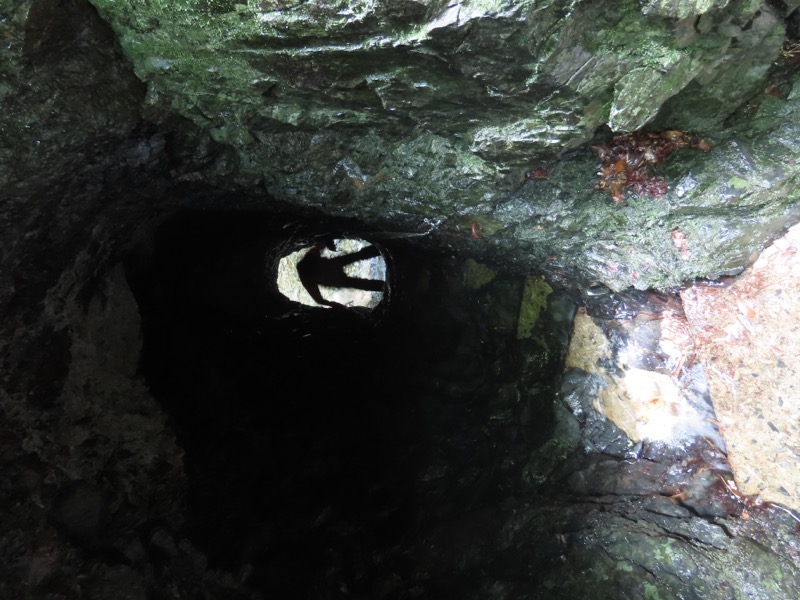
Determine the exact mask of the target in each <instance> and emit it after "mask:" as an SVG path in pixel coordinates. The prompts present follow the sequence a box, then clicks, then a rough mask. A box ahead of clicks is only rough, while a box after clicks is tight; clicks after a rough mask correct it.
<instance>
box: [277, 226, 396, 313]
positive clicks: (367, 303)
mask: <svg viewBox="0 0 800 600" xmlns="http://www.w3.org/2000/svg"><path fill="white" fill-rule="evenodd" d="M301 273H303V275H302V276H301ZM276 283H277V286H278V291H280V292H281V294H283V295H284V296H286V297H287V298H288V299H289V300H292V301H294V302H298V303H300V304H304V305H306V306H312V307H315V308H331V306H330V305H328V304H323V303H321V302H318V300H322V301H323V302H328V303H330V304H332V305H340V306H344V307H349V308H353V307H361V308H368V309H373V308H375V307H377V306H378V305H379V304H380V303H381V301H382V300H383V297H384V287H385V285H386V261H385V260H384V257H383V255H382V254H381V253H380V251H378V249H377V248H376V247H375V246H373V245H372V244H371V243H370V242H368V241H366V240H362V239H345V238H337V239H331V240H327V241H325V242H319V243H318V244H317V245H316V246H310V247H308V248H303V249H301V250H298V251H296V252H293V253H291V254H288V255H286V256H284V257H282V258H281V259H280V261H279V263H278V277H277V282H276ZM309 288H310V289H309ZM363 288H367V289H363ZM369 288H372V289H369ZM312 294H314V295H315V296H317V298H316V299H315V298H314V297H312Z"/></svg>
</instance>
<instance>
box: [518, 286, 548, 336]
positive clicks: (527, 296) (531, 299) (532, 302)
mask: <svg viewBox="0 0 800 600" xmlns="http://www.w3.org/2000/svg"><path fill="white" fill-rule="evenodd" d="M552 292H553V288H551V287H550V286H549V285H548V284H547V282H546V281H545V280H544V279H543V278H541V277H529V278H528V279H527V280H526V281H525V288H524V289H523V290H522V303H521V304H520V307H519V319H518V321H517V339H523V338H529V337H531V335H532V334H533V330H534V327H536V323H537V322H538V321H539V315H541V314H542V311H543V310H545V309H546V308H547V297H548V296H549V295H550V294H551V293H552Z"/></svg>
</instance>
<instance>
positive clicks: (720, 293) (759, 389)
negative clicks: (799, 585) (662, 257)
mask: <svg viewBox="0 0 800 600" xmlns="http://www.w3.org/2000/svg"><path fill="white" fill-rule="evenodd" d="M798 248H800V225H795V226H794V227H792V228H791V229H789V230H788V231H787V233H786V234H785V235H784V236H783V237H781V238H780V239H778V240H776V241H775V242H774V243H773V244H772V245H770V246H769V247H767V248H766V249H765V250H764V251H763V252H762V253H761V255H760V256H759V258H758V259H757V260H756V262H755V263H754V264H753V265H752V266H751V267H750V268H748V269H747V270H746V271H745V272H744V273H742V274H741V275H740V276H739V277H737V278H736V280H735V281H734V282H733V283H732V284H730V285H728V286H725V287H709V286H702V285H694V286H692V287H690V288H688V289H686V290H684V292H683V293H682V297H683V304H684V310H685V312H686V317H687V320H688V323H689V326H690V330H691V332H692V335H693V338H694V346H695V352H696V358H697V360H698V361H699V362H700V363H701V364H702V365H703V367H704V370H705V372H706V377H707V379H708V383H709V388H710V393H711V398H712V401H713V404H714V409H715V412H716V415H717V419H718V421H719V428H720V431H721V433H722V435H723V438H724V439H725V443H726V445H727V450H728V456H729V459H730V463H731V466H732V467H733V469H734V474H735V477H736V483H737V485H738V487H739V491H741V492H742V493H744V494H746V495H750V496H757V497H760V498H761V499H762V500H765V501H769V502H774V503H778V504H781V505H783V506H787V507H790V508H792V509H794V510H796V511H797V510H800V468H798V464H800V418H799V417H800V363H798V357H800V254H798Z"/></svg>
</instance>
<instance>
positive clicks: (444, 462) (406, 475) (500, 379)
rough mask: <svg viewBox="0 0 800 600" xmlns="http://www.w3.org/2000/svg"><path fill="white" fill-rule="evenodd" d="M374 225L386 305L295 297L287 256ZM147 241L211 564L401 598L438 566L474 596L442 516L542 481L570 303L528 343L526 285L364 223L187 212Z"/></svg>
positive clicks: (277, 587) (312, 591)
mask: <svg viewBox="0 0 800 600" xmlns="http://www.w3.org/2000/svg"><path fill="white" fill-rule="evenodd" d="M356 234H357V235H358V236H359V237H361V238H363V239H366V240H369V241H371V242H373V243H375V244H376V245H377V246H378V247H380V248H381V251H382V253H383V255H384V257H385V258H386V259H387V265H388V268H387V271H388V273H387V282H386V293H385V297H384V300H383V302H381V304H380V305H379V306H378V307H377V308H375V309H374V310H373V311H369V310H365V309H344V310H341V309H339V310H336V309H325V308H312V307H308V306H304V305H301V304H298V303H295V302H291V301H289V300H287V299H286V298H285V297H284V296H283V295H281V294H280V293H278V291H277V288H276V283H275V275H276V265H277V263H278V260H279V259H280V257H281V256H283V255H285V254H287V253H288V252H290V251H292V250H294V249H297V248H301V247H304V246H310V245H312V244H313V243H314V242H315V241H317V240H319V239H322V238H324V237H327V236H334V237H335V236H339V237H352V236H353V235H356ZM145 240H146V241H143V242H141V243H139V244H138V245H137V246H136V247H135V248H134V249H133V250H131V252H130V253H129V255H128V258H127V260H126V270H127V273H128V279H129V282H130V284H131V288H132V290H133V292H134V295H135V297H136V299H137V302H138V304H139V307H140V312H141V315H142V324H143V336H144V345H143V350H142V359H141V370H142V372H143V374H144V376H145V377H146V380H147V382H148V384H149V386H150V388H151V390H152V392H153V394H154V395H155V397H156V398H157V399H158V401H159V402H160V403H161V405H162V406H163V407H164V409H165V410H166V412H167V413H168V414H169V416H170V425H171V427H172V428H174V430H175V433H176V435H177V439H178V443H179V444H180V445H181V446H182V448H183V449H184V450H185V458H184V461H185V468H186V471H187V473H188V478H189V493H188V498H187V509H188V514H189V519H188V521H187V523H186V525H185V529H186V531H185V534H186V535H187V536H188V537H189V539H191V540H192V542H193V543H195V544H197V545H198V547H199V548H200V549H201V550H202V551H203V552H204V553H206V554H207V556H208V557H209V564H210V566H211V567H214V568H221V569H226V570H230V571H231V572H234V573H235V574H236V576H237V577H240V578H241V579H242V581H243V582H246V583H247V584H248V585H250V586H253V587H254V588H256V589H259V590H261V591H263V592H268V593H269V594H276V595H279V596H280V597H308V598H339V597H373V596H376V597H377V596H381V597H384V596H386V593H385V592H386V589H385V588H386V586H391V585H396V586H398V589H400V587H401V586H402V585H403V582H404V581H408V580H423V581H424V580H425V579H426V578H427V579H429V582H428V586H429V587H428V588H426V593H428V594H438V597H451V596H450V594H453V593H456V592H455V591H454V590H452V589H449V584H448V582H447V574H446V572H445V571H446V567H445V566H444V565H445V564H446V563H447V562H448V561H446V560H444V559H443V558H442V557H436V556H434V557H431V556H428V555H429V554H431V553H433V554H434V555H435V554H436V553H450V552H453V550H452V549H445V547H442V548H441V549H433V548H434V546H435V540H436V539H437V536H441V535H444V533H443V530H442V527H453V528H455V529H459V528H460V525H458V523H459V521H460V519H465V518H466V517H465V515H468V514H474V513H476V511H481V510H482V509H484V508H485V507H488V506H496V505H498V504H500V503H501V502H502V501H503V499H504V498H506V497H508V496H510V495H513V494H516V493H521V492H523V491H524V490H521V489H519V488H520V486H521V485H522V484H521V482H522V481H523V480H524V478H523V477H522V476H521V469H522V468H523V466H524V460H522V459H523V458H524V457H525V456H528V455H530V453H531V451H532V449H535V448H537V447H539V446H540V445H541V444H542V443H543V442H544V441H545V440H546V439H548V437H549V435H550V431H549V430H550V428H551V425H552V408H551V407H552V399H553V394H554V386H555V385H556V383H557V380H558V377H559V375H560V372H561V363H562V361H563V354H564V351H565V349H566V335H567V332H568V327H569V322H570V314H571V310H572V309H571V303H570V302H569V301H568V299H567V298H566V297H562V296H557V295H555V296H557V299H556V300H554V301H552V302H551V303H550V307H549V308H548V310H549V311H550V312H551V313H552V314H551V315H550V316H551V319H550V320H549V321H550V325H549V327H551V328H552V327H553V324H554V323H555V324H556V325H555V329H556V330H557V331H556V332H554V331H551V330H549V329H547V330H546V329H541V330H540V331H539V332H538V333H539V335H537V336H534V337H533V339H519V338H518V336H517V331H516V327H515V323H516V319H517V314H518V312H519V310H520V291H521V289H522V283H523V280H524V279H523V278H520V277H515V276H512V275H502V274H500V275H499V276H497V277H496V278H494V279H493V280H492V281H491V282H490V283H488V284H486V285H483V286H481V287H479V288H475V286H472V287H470V285H468V281H467V279H468V278H467V277H465V276H464V272H465V269H464V265H465V262H464V261H463V260H457V259H455V258H453V257H451V256H447V255H444V254H436V253H433V252H431V251H429V250H423V249H422V248H421V247H419V245H417V244H415V243H414V240H408V239H399V240H398V239H394V240H393V239H390V238H389V239H386V236H385V235H382V234H381V233H380V232H374V231H366V230H363V229H359V228H358V226H357V224H353V223H337V222H331V221H327V222H323V221H305V222H300V221H297V220H296V219H292V218H288V217H284V216H271V215H265V214H247V213H235V212H199V211H197V212H179V213H176V214H174V215H173V216H171V217H170V218H168V219H165V220H164V221H163V222H161V223H160V224H159V225H158V226H157V227H154V228H153V231H152V234H151V235H149V236H145ZM543 320H544V319H543ZM548 336H549V337H548ZM534 346H535V347H534ZM470 522H472V519H470ZM448 523H449V524H450V525H447V524H448ZM473 526H474V525H470V527H473ZM487 526H488V525H487ZM476 540H479V536H477V538H476ZM440 541H443V540H440ZM476 543H478V542H477V541H476ZM449 545H450V543H449V542H448V546H449ZM426 556H427V558H426ZM448 560H449V559H448ZM437 569H438V570H443V572H437ZM421 573H427V574H424V575H423V574H421ZM393 582H394V583H393ZM379 588H380V589H379ZM452 597H455V596H452Z"/></svg>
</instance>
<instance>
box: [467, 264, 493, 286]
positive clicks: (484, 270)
mask: <svg viewBox="0 0 800 600" xmlns="http://www.w3.org/2000/svg"><path fill="white" fill-rule="evenodd" d="M495 277H497V271H495V270H494V269H492V268H490V267H487V266H486V265H484V264H483V263H479V262H478V261H476V260H472V259H471V258H468V259H467V263H466V280H467V281H466V284H467V287H468V288H469V289H471V290H477V289H480V288H482V287H483V286H485V285H486V284H488V283H489V282H491V281H492V280H493V279H494V278H495Z"/></svg>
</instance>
